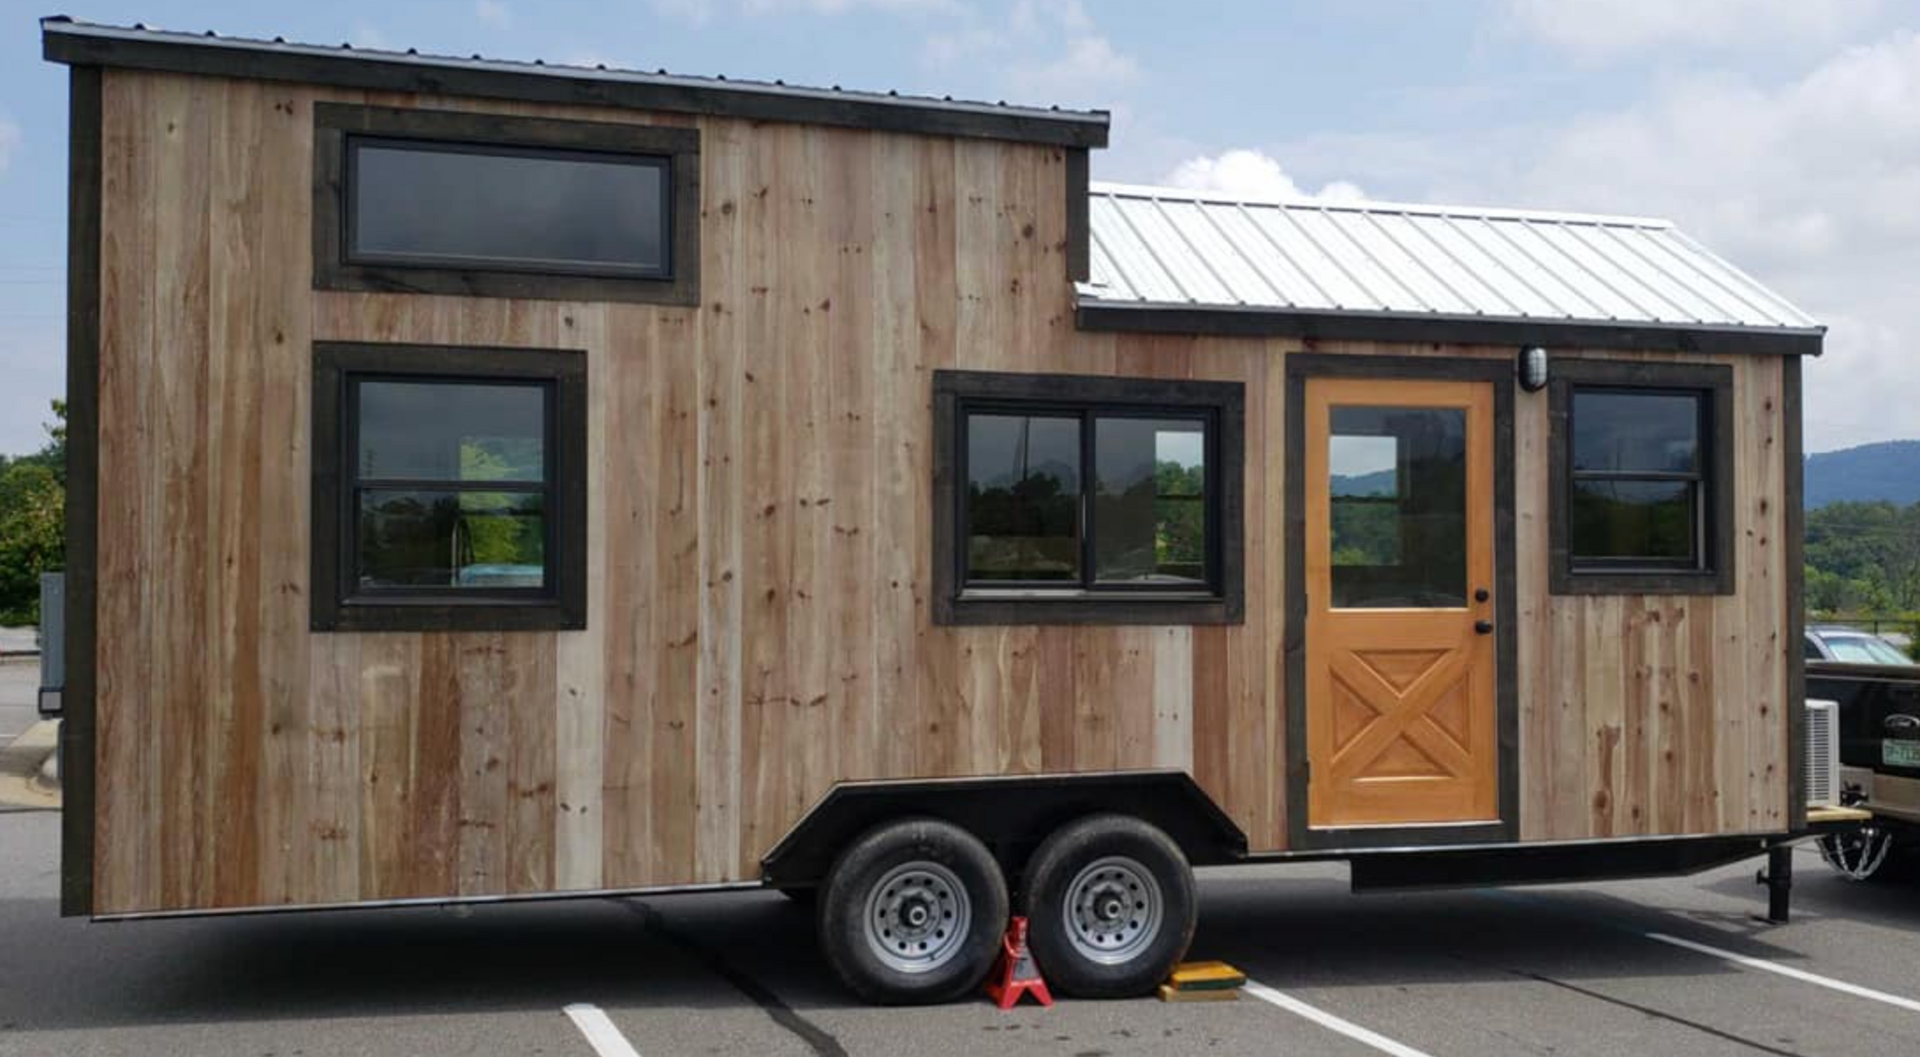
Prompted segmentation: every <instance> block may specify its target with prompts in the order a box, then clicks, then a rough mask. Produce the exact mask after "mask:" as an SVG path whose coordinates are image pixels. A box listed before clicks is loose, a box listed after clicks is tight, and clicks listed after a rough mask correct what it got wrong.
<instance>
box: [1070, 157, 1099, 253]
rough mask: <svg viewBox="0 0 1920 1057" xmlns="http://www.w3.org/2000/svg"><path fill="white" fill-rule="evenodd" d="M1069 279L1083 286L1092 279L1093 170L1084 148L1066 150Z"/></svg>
mask: <svg viewBox="0 0 1920 1057" xmlns="http://www.w3.org/2000/svg"><path fill="white" fill-rule="evenodd" d="M1066 153H1067V278H1068V279H1069V280H1071V281H1073V282H1076V283H1084V282H1086V281H1087V280H1088V279H1089V278H1091V277H1092V276H1093V225H1092V221H1091V219H1090V217H1089V215H1088V213H1089V210H1090V209H1091V207H1092V190H1091V189H1092V180H1093V176H1092V167H1091V165H1090V164H1089V161H1088V158H1087V150H1086V148H1085V147H1080V148H1069V149H1068V150H1067V152H1066Z"/></svg>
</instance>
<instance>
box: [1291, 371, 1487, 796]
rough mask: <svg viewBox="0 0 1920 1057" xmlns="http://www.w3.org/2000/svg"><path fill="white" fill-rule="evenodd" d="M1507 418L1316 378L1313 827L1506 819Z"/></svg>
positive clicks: (1402, 386)
mask: <svg viewBox="0 0 1920 1057" xmlns="http://www.w3.org/2000/svg"><path fill="white" fill-rule="evenodd" d="M1493 403H1494V396H1493V386H1492V384H1491V383H1488V382H1456V381H1444V382H1443V381H1383V380H1379V379H1349V378H1313V379H1308V380H1307V383H1306V405H1305V412H1306V418H1305V423H1304V424H1305V427H1306V428H1305V443H1306V452H1305V458H1304V459H1303V460H1302V462H1303V467H1304V474H1305V480H1304V482H1303V483H1304V485H1305V488H1304V493H1305V497H1306V511H1305V513H1306V583H1305V588H1306V594H1307V627H1306V665H1307V670H1306V704H1305V707H1306V720H1307V759H1308V775H1307V777H1308V798H1307V799H1308V824H1309V826H1311V827H1314V828H1328V827H1352V826H1404V825H1431V824H1467V823H1487V822H1495V821H1498V815H1499V773H1500V768H1499V764H1500V761H1499V759H1498V753H1499V739H1498V736H1497V732H1496V729H1495V728H1496V701H1495V674H1496V669H1495V666H1496V664H1497V663H1498V657H1497V656H1496V650H1495V639H1496V636H1495V635H1494V634H1493V630H1494V622H1495V621H1497V620H1500V619H1504V618H1505V616H1506V615H1505V614H1500V613H1496V612H1495V611H1494V599H1495V598H1497V597H1498V593H1497V592H1496V590H1495V587H1496V585H1495V583H1494V582H1493V577H1494V568H1495V566H1494V530H1493V520H1494V479H1493V471H1494V467H1493V429H1494V419H1493Z"/></svg>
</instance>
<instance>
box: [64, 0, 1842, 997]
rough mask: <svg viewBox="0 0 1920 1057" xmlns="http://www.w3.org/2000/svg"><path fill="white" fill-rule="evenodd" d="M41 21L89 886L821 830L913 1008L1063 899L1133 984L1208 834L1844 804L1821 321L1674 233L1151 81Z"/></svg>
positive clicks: (589, 874) (493, 894)
mask: <svg viewBox="0 0 1920 1057" xmlns="http://www.w3.org/2000/svg"><path fill="white" fill-rule="evenodd" d="M43 34H44V44H45V51H46V55H47V57H48V58H49V59H51V60H53V61H55V62H60V63H64V64H66V65H68V66H69V67H71V71H70V73H71V84H72V87H71V91H72V103H71V110H72V147H71V150H72V159H71V166H72V169H71V185H72V186H71V247H70V255H71V265H70V267H71V272H70V281H69V297H70V326H69V335H70V337H69V350H68V351H69V361H70V374H69V382H68V386H69V390H68V399H69V402H70V405H69V406H70V412H69V414H70V416H71V419H70V422H71V424H70V431H71V432H70V435H69V445H70V453H71V455H70V457H71V459H72V462H71V465H70V470H69V481H70V485H69V487H70V502H71V504H72V506H71V510H70V515H69V528H68V531H69V533H70V536H69V542H68V562H69V565H68V568H69V573H68V575H69V578H70V579H69V585H68V591H69V625H68V646H69V653H68V667H67V680H68V685H67V687H66V691H65V695H66V696H65V707H66V711H67V716H68V719H67V722H66V729H65V743H64V751H65V753H66V755H65V765H66V772H65V773H66V777H67V782H68V800H67V811H66V819H65V835H64V853H63V864H62V874H63V892H64V900H63V906H64V908H65V910H66V912H67V913H70V914H79V915H91V916H92V917H95V918H100V919H129V918H142V917H151V916H159V915H169V914H189V913H191V914H202V913H218V912H228V911H243V910H259V909H266V908H292V907H341V906H386V905H394V904H409V903H450V902H461V901H488V900H503V899H520V898H547V897H559V896H582V895H588V896H591V895H606V894H611V893H633V892H655V891H666V890H695V889H713V888H720V887H730V886H735V887H745V886H762V885H764V886H771V887H775V888H779V889H782V890H787V891H792V892H795V893H796V894H798V893H800V892H802V891H812V892H813V894H814V895H815V897H816V900H817V913H818V918H819V936H820V941H821V943H822V946H823V949H824V952H825V954H826V956H827V958H828V960H829V961H830V962H831V963H832V965H833V967H834V968H835V970H836V971H837V972H838V973H839V974H840V975H841V976H842V977H843V978H844V979H845V980H846V982H847V983H848V984H849V985H850V986H851V987H852V988H853V989H854V990H855V991H856V992H858V993H859V994H861V995H863V996H866V997H869V998H872V999H878V1000H887V1001H930V1000H939V999H943V998H949V997H952V996H955V995H958V994H961V993H964V992H965V991H967V990H968V989H970V988H972V987H974V986H976V985H977V984H978V982H979V980H980V978H981V976H982V974H984V973H985V972H986V970H987V966H988V961H989V959H990V958H991V957H992V956H993V954H994V952H995V949H996V948H995V941H996V940H997V938H998V937H999V936H1000V934H1001V933H1002V931H1003V929H1004V928H1005V926H1006V923H1007V918H1008V916H1009V914H1010V913H1021V914H1024V915H1026V916H1027V917H1028V918H1029V919H1030V920H1031V924H1032V944H1033V950H1034V953H1035V955H1036V957H1037V958H1038V960H1039V962H1040V965H1041V967H1042V968H1043V970H1044V971H1045V973H1046V974H1047V976H1048V978H1049V979H1050V981H1051V982H1052V983H1053V984H1054V985H1055V986H1056V987H1059V988H1060V989H1061V990H1063V991H1066V992H1068V993H1073V994H1080V995H1095V996H1099V995H1127V994H1138V993H1142V992H1144V991H1146V990H1147V989H1149V988H1150V987H1151V985H1152V984H1154V983H1155V982H1157V981H1158V980H1159V979H1160V978H1161V977H1162V976H1163V975H1164V973H1165V971H1166V969H1167V968H1168V966H1169V964H1170V963H1171V962H1172V961H1173V960H1175V959H1176V958H1178V957H1179V956H1180V955H1181V953H1182V952H1183V950H1184V948H1185V946H1186V944H1187V941H1188V938H1189V936H1190V935H1191V932H1192V928H1193V924H1194V916H1195V901H1194V883H1193V875H1192V872H1191V867H1192V866H1195V865H1211V864H1227V863H1255V862H1282V861H1288V860H1304V859H1338V860H1347V861H1349V862H1350V863H1351V867H1352V877H1353V883H1354V885H1355V886H1356V887H1358V888H1363V889H1364V888H1376V887H1391V886H1408V885H1422V884H1441V883H1445V884H1466V883H1476V884H1477V883H1487V884H1498V883H1518V882H1529V881H1545V880H1559V879H1570V878H1581V877H1602V876H1627V875H1638V874H1651V873H1661V872H1677V871H1683V870H1689V869H1695V868H1699V867H1703V866H1707V865H1712V864H1716V863H1720V862H1726V861H1731V860H1733V859H1737V858H1742V857H1746V856H1751V855H1755V854H1758V853H1760V852H1762V851H1765V850H1767V849H1768V848H1770V847H1773V846H1775V845H1777V844H1779V843H1781V842H1783V841H1786V840H1789V839H1792V838H1793V837H1794V836H1795V835H1797V834H1800V833H1801V832H1802V831H1803V830H1804V828H1805V825H1806V804H1805V794H1804V791H1803V786H1802V780H1801V779H1802V772H1803V769H1804V758H1803V755H1802V753H1801V751H1800V749H1801V742H1802V738H1803V733H1802V726H1801V725H1802V723H1803V717H1802V712H1801V708H1800V701H1801V698H1802V696H1803V695H1802V692H1801V682H1802V678H1803V673H1802V661H1801V650H1800V648H1799V642H1800V637H1801V632H1800V616H1799V614H1800V605H1799V580H1800V576H1799V572H1800V567H1801V561H1800V555H1799V546H1800V524H1799V518H1800V506H1801V504H1800V474H1801V452H1800V414H1799V401H1800V374H1801V358H1802V357H1803V356H1808V355H1813V354H1816V353H1818V352H1819V350H1820V346H1821V340H1822V333H1823V331H1822V328H1821V327H1819V326H1818V325H1817V324H1816V323H1815V322H1814V321H1813V320H1811V319H1809V318H1808V317H1807V316H1806V315H1804V314H1803V313H1801V312H1800V311H1798V310H1796V309H1795V308H1793V307H1792V306H1791V305H1789V304H1788V303H1787V302H1785V301H1784V300H1782V299H1781V298H1780V297H1779V296H1777V295H1776V294H1774V293H1772V292H1770V291H1769V290H1767V289H1766V288H1764V287H1763V286H1761V285H1760V284H1759V283H1757V282H1755V281H1754V280H1753V279H1751V278H1749V277H1748V276H1747V275H1745V274H1743V273H1742V272H1741V271H1739V270H1738V269H1737V268H1735V267H1733V266H1732V265H1730V264H1728V263H1727V262H1725V261H1723V260H1721V259H1720V258H1718V257H1716V256H1715V255H1714V254H1712V253H1711V252H1709V251H1708V250H1707V249H1705V248H1703V247H1702V246H1701V245H1699V244H1698V243H1696V242H1695V241H1693V240H1692V239H1690V238H1688V237H1687V236H1686V235H1684V234H1682V233H1681V232H1680V231H1678V230H1676V229H1675V228H1674V227H1673V226H1672V225H1670V224H1668V223H1666V222H1663V221H1658V220H1647V219H1638V218H1631V217H1612V216H1586V215H1571V214H1560V213H1547V212H1526V211H1517V210H1501V209H1478V208H1472V209H1470V208H1453V207H1437V206H1412V205H1391V204H1386V203H1377V202H1358V203H1340V204H1334V203H1324V202H1311V201H1306V202H1302V201H1290V202H1289V201H1238V200H1234V199H1232V198H1230V197H1225V196H1218V195H1211V194H1205V193H1195V192H1184V191H1175V190H1167V189H1157V188H1150V187H1134V186H1118V185H1101V184H1090V182H1089V179H1088V154H1089V151H1091V150H1093V149H1096V148H1100V147H1102V146H1104V145H1105V144H1106V140H1107V130H1108V122H1107V117H1106V115H1105V114H1104V113H1101V112H1080V111H1071V110H1059V109H1029V108H1023V107H1015V106H1007V105H1003V104H981V103H966V102H955V101H949V100H944V99H929V98H914V97H908V96H900V95H895V94H892V93H888V94H865V93H858V92H849V91H841V90H839V89H837V88H836V89H831V90H827V89H807V88H797V87H792V86H786V85H782V84H778V83H775V84H763V83H754V82H743V81H735V80H726V79H706V78H695V77H684V76H675V75H670V74H667V73H664V72H663V73H640V72H626V71H615V70H607V69H580V68H570V67H561V66H547V65H541V64H538V63H518V62H504V61H494V60H487V59H481V58H474V59H458V58H433V57H428V56H423V55H418V54H415V53H413V52H406V53H404V54H402V53H394V52H371V51H366V50H362V49H348V48H344V47H343V48H332V47H313V46H303V45H296V44H288V43H283V42H280V41H278V40H276V41H272V42H266V41H252V40H236V39H229V38H222V37H217V36H212V35H206V36H199V35H189V34H181V33H170V32H159V31H153V30H147V29H143V28H133V29H125V28H114V27H106V26H96V25H83V24H77V23H73V22H69V21H66V20H63V19H51V20H48V21H46V22H45V23H43ZM1281 897H1283V896H1280V895H1278V894H1277V895H1276V898H1281ZM1355 913H1365V910H1364V908H1358V909H1356V910H1355Z"/></svg>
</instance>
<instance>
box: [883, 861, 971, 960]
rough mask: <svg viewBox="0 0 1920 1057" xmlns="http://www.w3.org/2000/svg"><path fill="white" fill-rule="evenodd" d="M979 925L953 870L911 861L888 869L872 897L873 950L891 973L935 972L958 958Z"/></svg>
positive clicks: (965, 890) (963, 886)
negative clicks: (971, 930)
mask: <svg viewBox="0 0 1920 1057" xmlns="http://www.w3.org/2000/svg"><path fill="white" fill-rule="evenodd" d="M972 923H973V901H972V900H971V899H969V898H968V897H967V889H966V886H965V885H962V884H961V883H960V878H959V877H957V876H955V874H954V872H953V871H952V870H949V869H947V868H946V867H944V866H942V865H940V864H939V863H936V862H910V863H902V864H901V865H899V866H896V867H894V868H893V869H891V870H888V871H887V872H886V874H885V875H883V876H882V877H881V878H880V881H879V883H878V884H875V885H874V886H873V888H872V889H870V890H869V891H868V893H867V910H866V914H865V928H864V929H863V930H862V931H864V932H865V933H866V937H867V947H868V948H869V949H870V950H872V951H873V954H874V957H876V958H879V959H880V961H881V962H882V963H883V964H885V965H886V966H887V967H888V968H889V969H893V970H895V971H897V972H902V973H929V972H932V971H934V970H935V969H938V968H940V967H941V966H943V965H946V964H947V963H948V962H951V961H953V960H954V958H956V957H958V956H959V954H960V951H961V950H962V949H963V948H964V947H965V946H966V937H967V930H968V926H969V925H971V924H972Z"/></svg>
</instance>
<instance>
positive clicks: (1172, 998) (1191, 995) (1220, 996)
mask: <svg viewBox="0 0 1920 1057" xmlns="http://www.w3.org/2000/svg"><path fill="white" fill-rule="evenodd" d="M1239 998H1240V992H1238V991H1235V990H1234V989H1233V988H1231V987H1224V988H1222V987H1216V988H1211V989H1202V990H1192V991H1187V990H1182V989H1180V988H1178V987H1175V986H1173V985H1172V984H1161V985H1160V1001H1162V1002H1233V1001H1237V1000H1238V999H1239Z"/></svg>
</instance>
